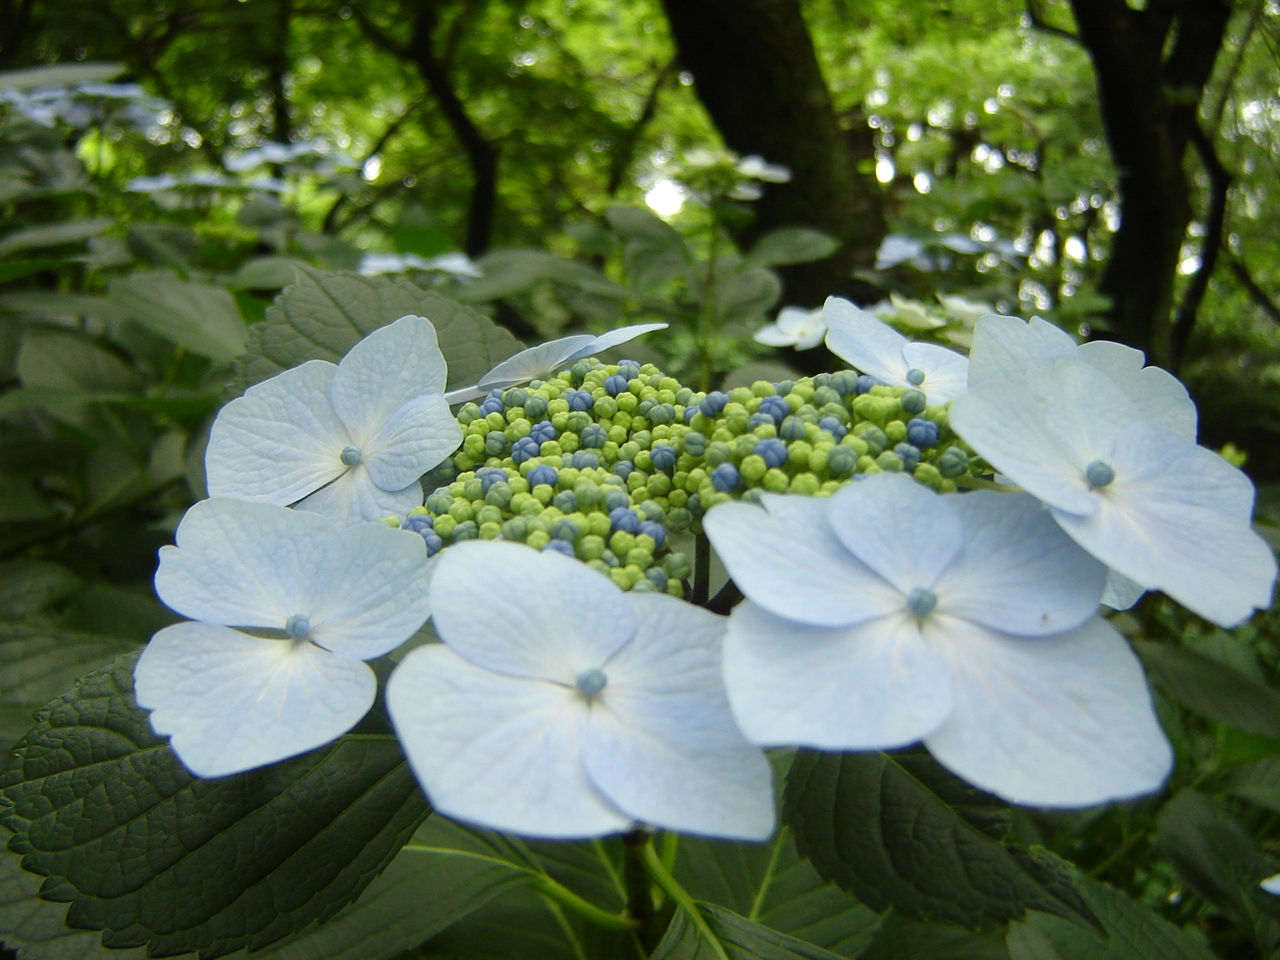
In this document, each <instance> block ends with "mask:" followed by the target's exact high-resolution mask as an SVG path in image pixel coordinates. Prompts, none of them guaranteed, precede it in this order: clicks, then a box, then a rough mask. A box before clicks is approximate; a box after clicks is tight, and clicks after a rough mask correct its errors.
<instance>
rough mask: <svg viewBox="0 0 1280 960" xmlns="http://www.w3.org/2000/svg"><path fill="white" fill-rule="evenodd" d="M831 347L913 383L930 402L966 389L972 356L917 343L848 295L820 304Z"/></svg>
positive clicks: (860, 365) (849, 359) (884, 379)
mask: <svg viewBox="0 0 1280 960" xmlns="http://www.w3.org/2000/svg"><path fill="white" fill-rule="evenodd" d="M822 319H823V320H824V321H825V322H826V324H827V326H828V327H829V328H830V329H828V331H827V348H828V349H829V350H830V351H831V352H832V353H834V354H835V355H836V356H838V357H839V358H840V359H842V360H844V361H845V362H846V363H848V364H850V365H852V366H853V368H854V369H855V370H861V371H862V372H863V373H865V374H867V375H869V376H872V377H875V378H876V379H877V380H879V381H880V382H881V383H887V384H888V385H889V386H893V387H914V388H915V389H917V390H920V391H921V392H922V393H924V395H925V397H926V398H927V399H928V401H929V403H946V402H947V401H948V400H951V399H952V398H954V397H958V396H960V394H962V393H964V390H965V383H966V381H967V379H968V373H969V361H968V360H966V359H965V358H964V357H962V356H961V355H960V354H958V353H956V352H955V351H954V350H948V349H947V348H946V347H940V346H938V345H937V344H933V343H916V342H914V341H912V340H908V339H907V338H906V337H904V336H903V335H902V334H900V333H899V332H898V331H897V330H894V329H893V328H892V327H890V326H889V325H888V324H886V323H884V322H882V321H881V320H879V319H877V318H876V317H875V316H874V315H873V314H870V313H868V312H867V311H865V310H860V309H859V308H857V307H855V306H854V305H853V304H852V303H850V302H849V301H848V300H841V299H840V298H838V297H828V298H827V302H826V303H825V304H824V305H823V307H822Z"/></svg>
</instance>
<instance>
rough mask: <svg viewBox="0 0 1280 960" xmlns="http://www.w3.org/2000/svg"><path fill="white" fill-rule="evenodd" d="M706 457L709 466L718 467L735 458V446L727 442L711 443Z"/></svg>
mask: <svg viewBox="0 0 1280 960" xmlns="http://www.w3.org/2000/svg"><path fill="white" fill-rule="evenodd" d="M705 458H706V461H707V464H708V465H709V466H712V467H718V466H720V464H722V463H727V462H728V461H729V460H731V459H733V448H732V447H730V446H729V444H727V443H720V442H714V443H711V444H709V445H708V446H707V452H706V455H705Z"/></svg>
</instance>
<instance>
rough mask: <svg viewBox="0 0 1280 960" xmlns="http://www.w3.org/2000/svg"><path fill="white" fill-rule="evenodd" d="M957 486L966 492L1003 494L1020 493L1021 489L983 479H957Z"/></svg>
mask: <svg viewBox="0 0 1280 960" xmlns="http://www.w3.org/2000/svg"><path fill="white" fill-rule="evenodd" d="M955 485H956V486H957V487H963V488H964V489H966V490H999V491H1000V492H1001V493H1019V492H1021V490H1022V488H1021V487H1011V486H1009V484H1007V483H996V482H995V481H994V480H984V479H983V478H982V477H956V478H955Z"/></svg>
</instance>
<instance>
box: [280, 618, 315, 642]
mask: <svg viewBox="0 0 1280 960" xmlns="http://www.w3.org/2000/svg"><path fill="white" fill-rule="evenodd" d="M284 632H285V633H287V634H288V635H289V636H291V637H293V638H294V639H295V640H305V639H307V637H309V636H311V621H310V620H308V619H307V618H306V616H304V615H303V614H301V613H295V614H294V615H293V616H292V617H290V618H289V619H288V620H287V621H286V622H285V625H284Z"/></svg>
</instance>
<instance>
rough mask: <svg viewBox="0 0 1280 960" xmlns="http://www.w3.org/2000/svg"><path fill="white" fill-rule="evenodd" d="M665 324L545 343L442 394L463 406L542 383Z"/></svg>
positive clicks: (638, 326) (627, 328)
mask: <svg viewBox="0 0 1280 960" xmlns="http://www.w3.org/2000/svg"><path fill="white" fill-rule="evenodd" d="M665 329H667V324H665V323H637V324H634V325H632V326H629V327H619V328H618V329H617V330H610V331H609V332H608V333H602V334H600V336H598V337H593V336H591V335H590V334H585V333H584V334H577V335H575V336H572V337H561V338H560V339H559V340H548V341H547V342H546V343H540V344H538V345H537V346H536V347H529V349H527V350H521V351H520V352H519V353H517V354H516V355H515V356H513V357H508V358H507V359H506V360H503V361H502V362H501V363H500V364H498V365H497V366H496V367H494V368H493V369H492V370H490V371H489V372H488V373H486V374H485V375H484V376H483V377H481V378H480V382H479V383H477V384H476V385H475V386H474V387H463V388H462V389H460V390H453V391H450V392H449V393H447V394H445V399H446V400H448V401H449V403H451V404H456V403H466V402H467V401H468V400H475V399H477V398H479V397H483V396H484V395H485V394H486V393H488V392H489V391H490V390H505V389H507V388H508V387H516V386H519V385H520V384H522V383H528V382H529V381H530V380H542V379H545V378H547V377H549V376H551V374H553V373H555V372H556V371H557V370H560V369H562V368H564V367H567V366H568V365H569V364H571V363H577V362H578V361H579V360H582V359H584V358H585V357H591V356H595V355H596V354H597V353H600V352H601V351H603V350H608V349H609V348H610V347H618V346H621V345H622V344H624V343H628V342H630V341H632V340H634V339H635V338H636V337H639V336H643V335H644V334H646V333H652V332H653V331H654V330H665Z"/></svg>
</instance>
